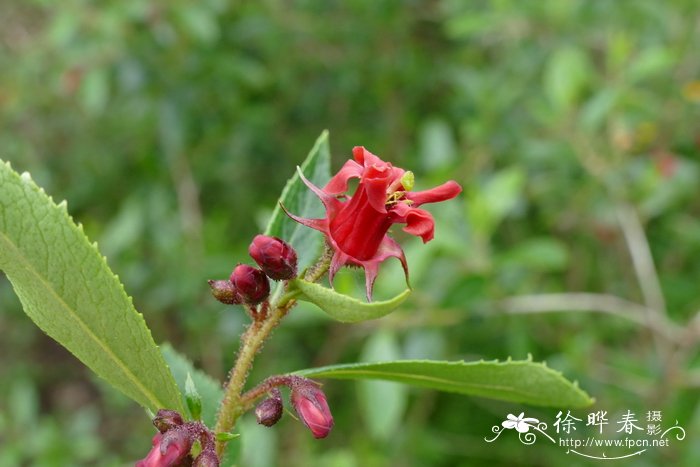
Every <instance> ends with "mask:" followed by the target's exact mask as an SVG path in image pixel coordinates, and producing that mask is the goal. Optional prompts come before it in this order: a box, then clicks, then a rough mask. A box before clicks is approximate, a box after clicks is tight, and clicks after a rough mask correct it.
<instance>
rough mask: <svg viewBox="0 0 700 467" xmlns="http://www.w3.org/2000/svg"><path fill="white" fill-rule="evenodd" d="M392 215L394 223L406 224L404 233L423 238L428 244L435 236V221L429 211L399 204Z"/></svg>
mask: <svg viewBox="0 0 700 467" xmlns="http://www.w3.org/2000/svg"><path fill="white" fill-rule="evenodd" d="M392 214H393V217H394V219H392V220H393V221H394V222H397V223H406V227H404V228H403V231H404V232H406V233H409V234H411V235H415V236H416V237H421V238H422V239H423V243H428V242H429V241H430V240H432V239H433V237H434V236H435V220H434V219H433V215H432V214H430V213H429V212H428V211H426V210H424V209H416V208H414V207H413V206H409V205H408V204H406V203H402V202H399V203H397V204H396V206H394V209H393V210H392Z"/></svg>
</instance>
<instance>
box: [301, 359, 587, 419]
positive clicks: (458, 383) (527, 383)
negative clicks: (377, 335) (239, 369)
mask: <svg viewBox="0 0 700 467" xmlns="http://www.w3.org/2000/svg"><path fill="white" fill-rule="evenodd" d="M296 374H299V375H303V376H307V377H314V378H336V379H380V380H386V381H398V382H400V383H406V384H412V385H414V386H421V387H425V388H430V389H437V390H439V391H447V392H455V393H459V394H466V395H469V396H479V397H485V398H489V399H498V400H503V401H509V402H517V403H523V404H530V405H539V406H545V407H565V408H576V407H586V406H588V405H590V404H592V403H593V399H591V397H590V396H589V395H588V394H586V392H585V391H583V390H582V389H580V388H579V387H578V384H577V383H571V382H569V381H568V380H566V379H565V378H564V377H563V376H562V375H561V373H559V372H557V371H554V370H552V369H550V368H548V367H547V366H546V365H545V364H543V363H535V362H532V361H510V360H509V361H506V362H497V361H494V362H484V361H481V362H472V363H466V362H463V361H460V362H445V361H430V360H399V361H393V362H382V363H356V364H347V365H331V366H326V367H321V368H311V369H307V370H301V371H298V372H296Z"/></svg>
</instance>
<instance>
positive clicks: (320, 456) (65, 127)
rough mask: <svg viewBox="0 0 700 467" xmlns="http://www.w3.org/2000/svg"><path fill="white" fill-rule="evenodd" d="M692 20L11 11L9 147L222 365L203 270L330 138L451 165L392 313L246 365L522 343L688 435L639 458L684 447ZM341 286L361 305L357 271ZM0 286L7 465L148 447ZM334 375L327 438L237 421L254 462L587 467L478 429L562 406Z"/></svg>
mask: <svg viewBox="0 0 700 467" xmlns="http://www.w3.org/2000/svg"><path fill="white" fill-rule="evenodd" d="M699 10H700V9H699V8H698V6H697V2H695V1H693V0H674V1H666V2H659V1H655V0H638V1H634V2H633V1H619V2H589V1H583V0H581V1H561V0H551V1H532V2H522V1H515V0H512V1H508V0H500V1H493V2H486V1H483V2H482V1H473V2H461V1H456V0H455V1H452V0H442V1H430V2H418V1H407V2H395V1H375V2H364V1H359V0H357V1H346V2H324V1H310V0H307V1H296V2H281V1H273V0H270V1H263V2H227V1H225V0H205V1H201V2H197V3H192V2H187V1H184V0H175V1H167V2H166V1H136V0H123V1H102V2H87V1H80V0H68V1H64V2H60V4H58V3H53V2H47V1H44V0H33V1H26V2H20V1H10V2H2V3H0V18H1V24H2V28H0V70H2V72H0V128H2V131H0V157H2V158H3V159H6V160H10V161H11V162H12V163H13V166H14V167H15V168H16V169H17V170H20V171H22V170H28V171H30V172H31V173H32V176H33V178H34V179H35V180H36V181H37V183H38V184H39V185H41V186H43V187H44V188H45V189H46V191H47V192H48V193H50V194H51V195H53V197H54V199H56V200H57V201H58V200H61V199H66V200H68V208H69V210H70V212H71V214H72V215H73V217H74V218H75V219H76V220H78V221H80V222H82V223H83V224H84V227H85V230H86V232H87V233H88V235H89V237H90V238H91V239H94V240H98V242H99V245H100V249H101V250H102V252H103V253H104V254H105V255H106V256H107V258H108V261H109V264H110V266H111V267H112V269H114V270H115V271H116V272H117V273H118V274H119V275H120V278H121V280H122V281H123V282H124V284H125V286H126V289H127V291H128V292H129V293H130V294H131V295H132V296H133V297H134V304H135V306H136V308H137V309H138V310H139V311H141V312H142V313H144V315H145V317H146V320H147V322H148V323H149V325H150V326H151V327H152V328H153V332H154V337H155V339H156V341H158V342H165V341H167V342H171V343H172V344H173V346H174V347H175V348H176V349H177V350H179V351H181V352H183V353H185V354H187V355H188V356H189V357H190V358H192V359H193V360H194V361H195V362H196V364H197V365H198V366H199V367H201V368H203V369H204V370H205V371H207V372H208V373H209V374H211V375H213V376H215V377H216V378H218V379H219V380H223V379H224V378H225V372H226V371H227V368H229V367H230V365H231V363H232V359H233V354H234V350H235V348H236V346H237V337H238V335H239V333H240V332H241V329H242V325H243V322H244V320H243V316H242V314H240V313H237V312H236V310H230V309H224V308H223V307H222V306H220V305H219V304H218V303H217V302H215V301H214V300H212V299H211V298H210V297H209V295H208V290H207V285H206V279H209V278H218V277H225V276H226V275H227V274H228V273H229V272H230V270H231V269H232V267H233V266H234V265H235V264H236V262H238V261H242V260H244V258H245V257H246V256H247V255H246V253H245V252H246V249H247V245H248V242H249V240H250V238H252V236H253V235H254V234H255V233H257V232H259V231H260V230H261V228H262V227H263V226H264V223H265V219H266V218H267V216H268V215H269V213H270V211H271V209H272V208H273V207H274V201H275V199H276V198H277V196H278V194H279V191H280V189H281V188H282V186H283V185H284V182H285V181H286V179H287V178H288V177H289V176H291V174H292V173H293V170H294V166H295V165H296V164H298V163H299V162H301V160H302V159H303V157H304V155H305V154H306V153H307V151H308V149H309V148H310V146H311V144H312V143H313V141H314V140H315V138H316V136H317V135H318V133H319V132H320V131H321V130H322V129H323V128H328V129H329V130H330V132H331V148H332V152H333V156H334V161H335V167H339V165H340V163H341V161H342V160H343V159H345V158H347V157H349V154H350V149H351V148H352V146H353V145H357V144H361V145H365V146H367V147H368V148H369V149H370V150H372V151H373V152H375V153H377V154H380V155H382V156H383V157H384V158H385V159H387V160H391V161H392V162H394V163H396V164H397V165H400V166H403V167H406V168H410V169H412V170H413V171H414V172H415V173H416V175H417V186H418V188H421V187H423V188H424V187H428V186H431V185H433V184H435V183H438V182H441V181H443V180H444V179H445V178H455V179H457V180H458V181H460V182H461V183H462V184H463V185H464V186H465V194H464V196H462V197H461V198H460V199H459V200H457V201H453V202H450V203H445V205H440V206H435V207H434V208H432V211H433V212H434V213H435V214H436V217H437V218H438V225H437V235H436V239H435V241H433V242H431V243H430V244H428V245H426V246H423V245H420V244H419V241H417V240H415V239H412V238H410V239H409V238H404V239H403V240H404V242H403V243H404V245H405V247H406V250H407V256H408V259H409V264H410V267H411V280H412V285H413V286H414V288H415V293H414V294H412V296H411V298H410V299H409V300H408V301H407V302H406V304H405V305H404V306H403V307H402V310H401V311H399V312H397V313H395V314H394V315H391V316H389V317H387V318H384V319H382V320H380V321H378V322H370V323H366V324H360V325H342V324H335V323H331V322H330V321H329V320H328V319H326V318H325V317H324V315H323V314H322V313H321V312H319V311H317V310H314V309H313V308H312V307H306V308H302V307H300V308H298V309H295V312H294V313H293V315H292V316H291V317H290V319H289V320H288V322H287V323H286V324H285V325H284V326H282V327H281V328H280V329H279V330H278V331H277V332H276V334H275V338H274V339H273V340H272V341H271V342H270V344H268V346H267V347H266V348H265V349H264V352H263V354H262V355H261V356H260V359H259V360H258V362H257V363H256V368H255V370H254V374H253V375H252V380H259V379H261V378H262V377H263V376H264V375H267V374H270V373H273V372H286V371H292V370H296V369H299V368H306V367H310V366H313V365H324V364H330V363H338V362H350V361H353V360H355V359H358V358H359V359H361V360H363V361H377V360H384V359H389V358H396V357H404V358H446V359H460V358H464V359H467V360H473V359H479V358H484V359H493V358H502V359H505V358H507V357H508V356H512V357H513V358H518V359H523V358H526V357H527V355H528V354H532V356H533V358H534V359H535V360H546V361H547V362H548V364H549V365H550V366H551V367H554V368H556V369H558V370H562V371H564V372H565V374H566V375H567V376H568V377H571V378H572V379H578V380H579V381H580V383H581V385H582V387H584V388H585V389H586V390H587V391H588V392H589V393H591V394H592V395H594V396H595V397H596V398H597V404H596V405H595V406H594V409H605V410H609V411H610V412H611V414H613V413H618V414H619V413H620V412H623V411H626V410H627V409H631V410H632V411H635V412H636V413H637V414H638V415H640V416H641V415H642V414H643V413H646V411H648V410H663V413H664V419H665V422H667V423H670V424H671V423H672V422H673V420H676V419H677V420H678V421H679V423H680V424H681V425H682V426H684V427H685V428H686V430H687V431H688V432H689V438H688V439H686V441H685V442H678V443H675V444H672V446H671V447H669V448H665V449H657V450H653V451H650V452H648V453H646V454H645V455H644V456H641V457H640V458H639V459H635V460H634V461H633V462H634V463H635V464H634V465H640V466H644V465H660V464H661V463H662V462H663V463H665V464H668V463H671V464H676V465H696V464H698V463H699V462H700V448H698V446H697V443H694V442H692V440H693V439H697V435H698V433H700V405H698V390H697V389H698V386H700V370H698V339H700V325H698V319H695V321H693V319H694V317H695V316H697V311H698V309H700V293H698V283H700V262H698V261H696V260H695V259H696V258H697V257H698V255H700V220H699V218H698V214H699V213H700V202H699V201H698V200H700V196H699V195H700V193H699V192H700V188H699V187H700V166H699V164H698V156H699V155H700V128H699V126H700V125H699V124H698V121H700V120H699V119H698V117H700V55H698V54H697V50H698V48H699V47H700V37H699V36H700V32H699V31H698V24H699V23H700V15H699V13H700V11H699ZM399 269H400V268H398V267H397V265H392V267H386V268H384V270H383V272H384V273H383V274H381V275H380V278H379V280H378V283H377V294H378V297H379V298H381V297H382V294H383V296H384V297H389V296H391V295H392V294H393V293H395V292H396V291H400V290H401V286H402V285H403V284H402V282H403V275H402V274H401V273H400V271H399ZM392 272H393V273H392ZM337 285H338V287H339V288H340V289H341V290H347V291H351V292H352V293H357V296H361V288H362V278H361V277H359V276H357V275H355V274H353V273H347V272H346V273H345V274H342V275H340V276H339V277H338V279H337ZM583 293H586V294H583ZM0 303H1V304H2V306H1V309H0V335H1V336H2V338H1V339H0V355H1V357H0V394H1V396H0V465H21V464H31V465H46V466H51V465H57V466H62V465H126V464H128V462H129V461H133V460H134V459H136V458H138V457H142V456H143V454H144V453H145V452H146V451H147V449H148V448H149V444H150V443H149V439H150V433H151V428H150V427H149V424H148V420H147V419H146V417H145V416H144V415H143V412H142V411H141V410H140V409H139V408H138V407H136V405H135V404H133V403H131V402H130V401H128V400H126V399H124V398H123V397H121V396H119V395H118V394H116V393H115V391H113V390H112V389H110V388H107V387H105V386H103V384H102V383H101V382H99V381H98V380H96V379H95V378H93V377H92V376H91V375H90V373H89V371H88V370H87V369H85V368H84V367H82V366H81V365H80V364H79V363H78V362H77V361H76V360H75V359H74V358H73V357H72V356H70V354H68V353H67V352H66V351H64V350H63V349H61V348H60V347H59V346H58V345H56V344H55V343H53V342H52V341H51V340H50V339H48V338H47V337H46V336H44V335H43V334H41V332H39V331H38V330H37V329H36V328H35V327H34V325H33V324H32V323H31V322H30V321H29V320H28V319H27V317H26V316H25V315H24V314H23V313H22V312H21V309H20V306H19V301H18V300H17V299H16V297H14V295H13V294H12V291H11V289H10V287H9V284H8V283H7V281H6V280H5V279H2V280H1V281H0ZM586 310H598V311H603V312H602V313H588V312H583V311H586ZM544 311H551V312H556V313H541V312H544ZM617 315H619V316H617ZM688 323H691V324H688ZM692 323H695V324H692ZM325 389H326V390H327V392H328V395H329V399H330V404H331V407H332V408H333V412H334V415H335V416H336V427H335V430H334V432H333V434H332V435H331V437H330V438H329V439H328V440H326V441H324V442H317V441H315V440H313V439H311V437H310V436H309V435H308V433H306V432H305V431H304V430H303V429H301V427H300V426H299V425H298V423H296V422H294V421H293V420H291V417H285V420H284V421H283V422H282V423H281V424H280V425H279V426H277V427H276V428H275V429H274V430H263V429H258V428H257V427H255V426H254V422H253V421H252V420H250V419H248V420H244V422H245V423H244V424H243V426H242V427H241V430H242V431H243V432H244V433H245V435H244V436H243V437H242V438H241V444H242V446H241V449H242V451H243V458H244V462H243V464H244V465H246V466H248V465H250V466H254V467H258V466H260V467H263V466H267V465H276V464H278V463H282V464H284V465H298V466H302V465H303V466H309V465H310V466H314V465H317V466H338V467H344V466H355V465H363V466H364V465H370V466H389V465H391V466H403V465H405V466H414V465H415V466H425V465H435V466H448V465H449V466H454V465H465V466H467V465H481V464H483V463H484V462H486V461H488V462H489V463H490V464H493V465H519V464H522V465H560V464H561V463H562V462H564V461H566V462H569V463H571V462H574V465H575V462H577V461H578V459H572V458H571V457H570V456H565V455H564V454H563V451H562V450H560V449H549V447H548V446H545V445H543V444H538V445H537V446H534V447H530V448H527V447H524V446H522V445H520V444H519V443H518V442H517V440H515V439H513V438H511V439H510V440H508V439H500V440H499V442H500V443H501V445H499V446H498V447H496V446H494V445H489V444H487V443H485V442H484V441H483V437H484V436H486V435H487V434H490V427H491V426H492V425H494V424H497V423H500V421H501V420H502V419H503V418H504V416H505V415H506V413H516V414H517V413H519V412H520V411H522V410H521V409H527V412H528V415H529V416H536V417H538V418H540V419H543V420H545V419H546V420H547V421H550V422H551V421H552V420H553V419H554V416H555V413H554V412H553V411H551V410H542V409H534V408H528V407H519V406H517V405H513V404H505V403H496V402H485V401H483V400H479V399H471V398H464V397H461V396H457V395H450V394H436V393H432V392H427V391H421V390H417V389H407V388H405V387H401V386H396V385H392V384H391V383H377V382H369V381H365V382H361V383H348V382H343V381H328V382H327V384H326V386H325ZM582 414H583V415H584V417H585V412H583V413H578V416H579V417H581V415H582ZM368 434H369V436H368ZM693 434H695V437H693ZM509 441H512V443H511V444H509ZM261 443H265V444H266V445H267V446H268V448H266V449H262V450H261V449H257V448H256V446H259V445H260V444H261ZM270 447H271V448H270ZM528 449H529V451H528ZM535 450H536V451H535ZM533 452H536V456H533V455H532V453H533ZM562 458H564V459H562ZM580 465H585V464H584V463H581V464H580Z"/></svg>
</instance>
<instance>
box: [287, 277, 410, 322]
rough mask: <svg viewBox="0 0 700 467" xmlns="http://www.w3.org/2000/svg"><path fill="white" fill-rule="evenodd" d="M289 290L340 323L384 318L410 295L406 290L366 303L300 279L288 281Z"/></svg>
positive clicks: (408, 290)
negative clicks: (387, 297)
mask: <svg viewBox="0 0 700 467" xmlns="http://www.w3.org/2000/svg"><path fill="white" fill-rule="evenodd" d="M290 290H297V291H299V292H300V295H299V296H298V297H297V298H298V299H299V300H304V301H307V302H311V303H313V304H314V305H316V306H317V307H319V308H320V309H322V310H323V311H325V312H326V314H328V315H329V316H330V317H331V318H333V319H335V320H337V321H340V322H342V323H359V322H361V321H367V320H370V319H377V318H381V317H382V316H386V315H388V314H389V313H391V312H392V311H394V310H395V309H396V308H397V307H398V306H399V305H401V304H402V303H403V302H404V300H406V298H408V296H409V295H410V293H411V290H410V289H406V290H404V291H403V292H401V293H400V294H398V295H397V296H395V297H394V298H391V299H389V300H383V301H379V302H370V303H367V302H363V301H360V300H357V299H356V298H352V297H348V296H347V295H343V294H339V293H338V292H336V291H335V290H333V289H329V288H327V287H324V286H322V285H319V284H314V283H311V282H307V281H305V280H302V279H294V280H292V281H290Z"/></svg>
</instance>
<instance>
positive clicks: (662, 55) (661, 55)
mask: <svg viewBox="0 0 700 467" xmlns="http://www.w3.org/2000/svg"><path fill="white" fill-rule="evenodd" d="M674 61H675V58H674V54H673V53H672V52H671V51H670V50H669V49H667V48H665V47H652V48H649V49H645V50H644V51H642V52H641V53H640V54H639V55H638V56H637V57H636V58H635V59H634V60H633V61H632V64H631V65H630V67H629V68H628V70H627V76H629V79H630V81H631V82H636V81H640V80H643V79H646V78H649V77H652V76H654V75H659V74H661V73H666V72H667V71H668V70H669V69H670V68H671V67H672V66H673V63H674Z"/></svg>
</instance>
